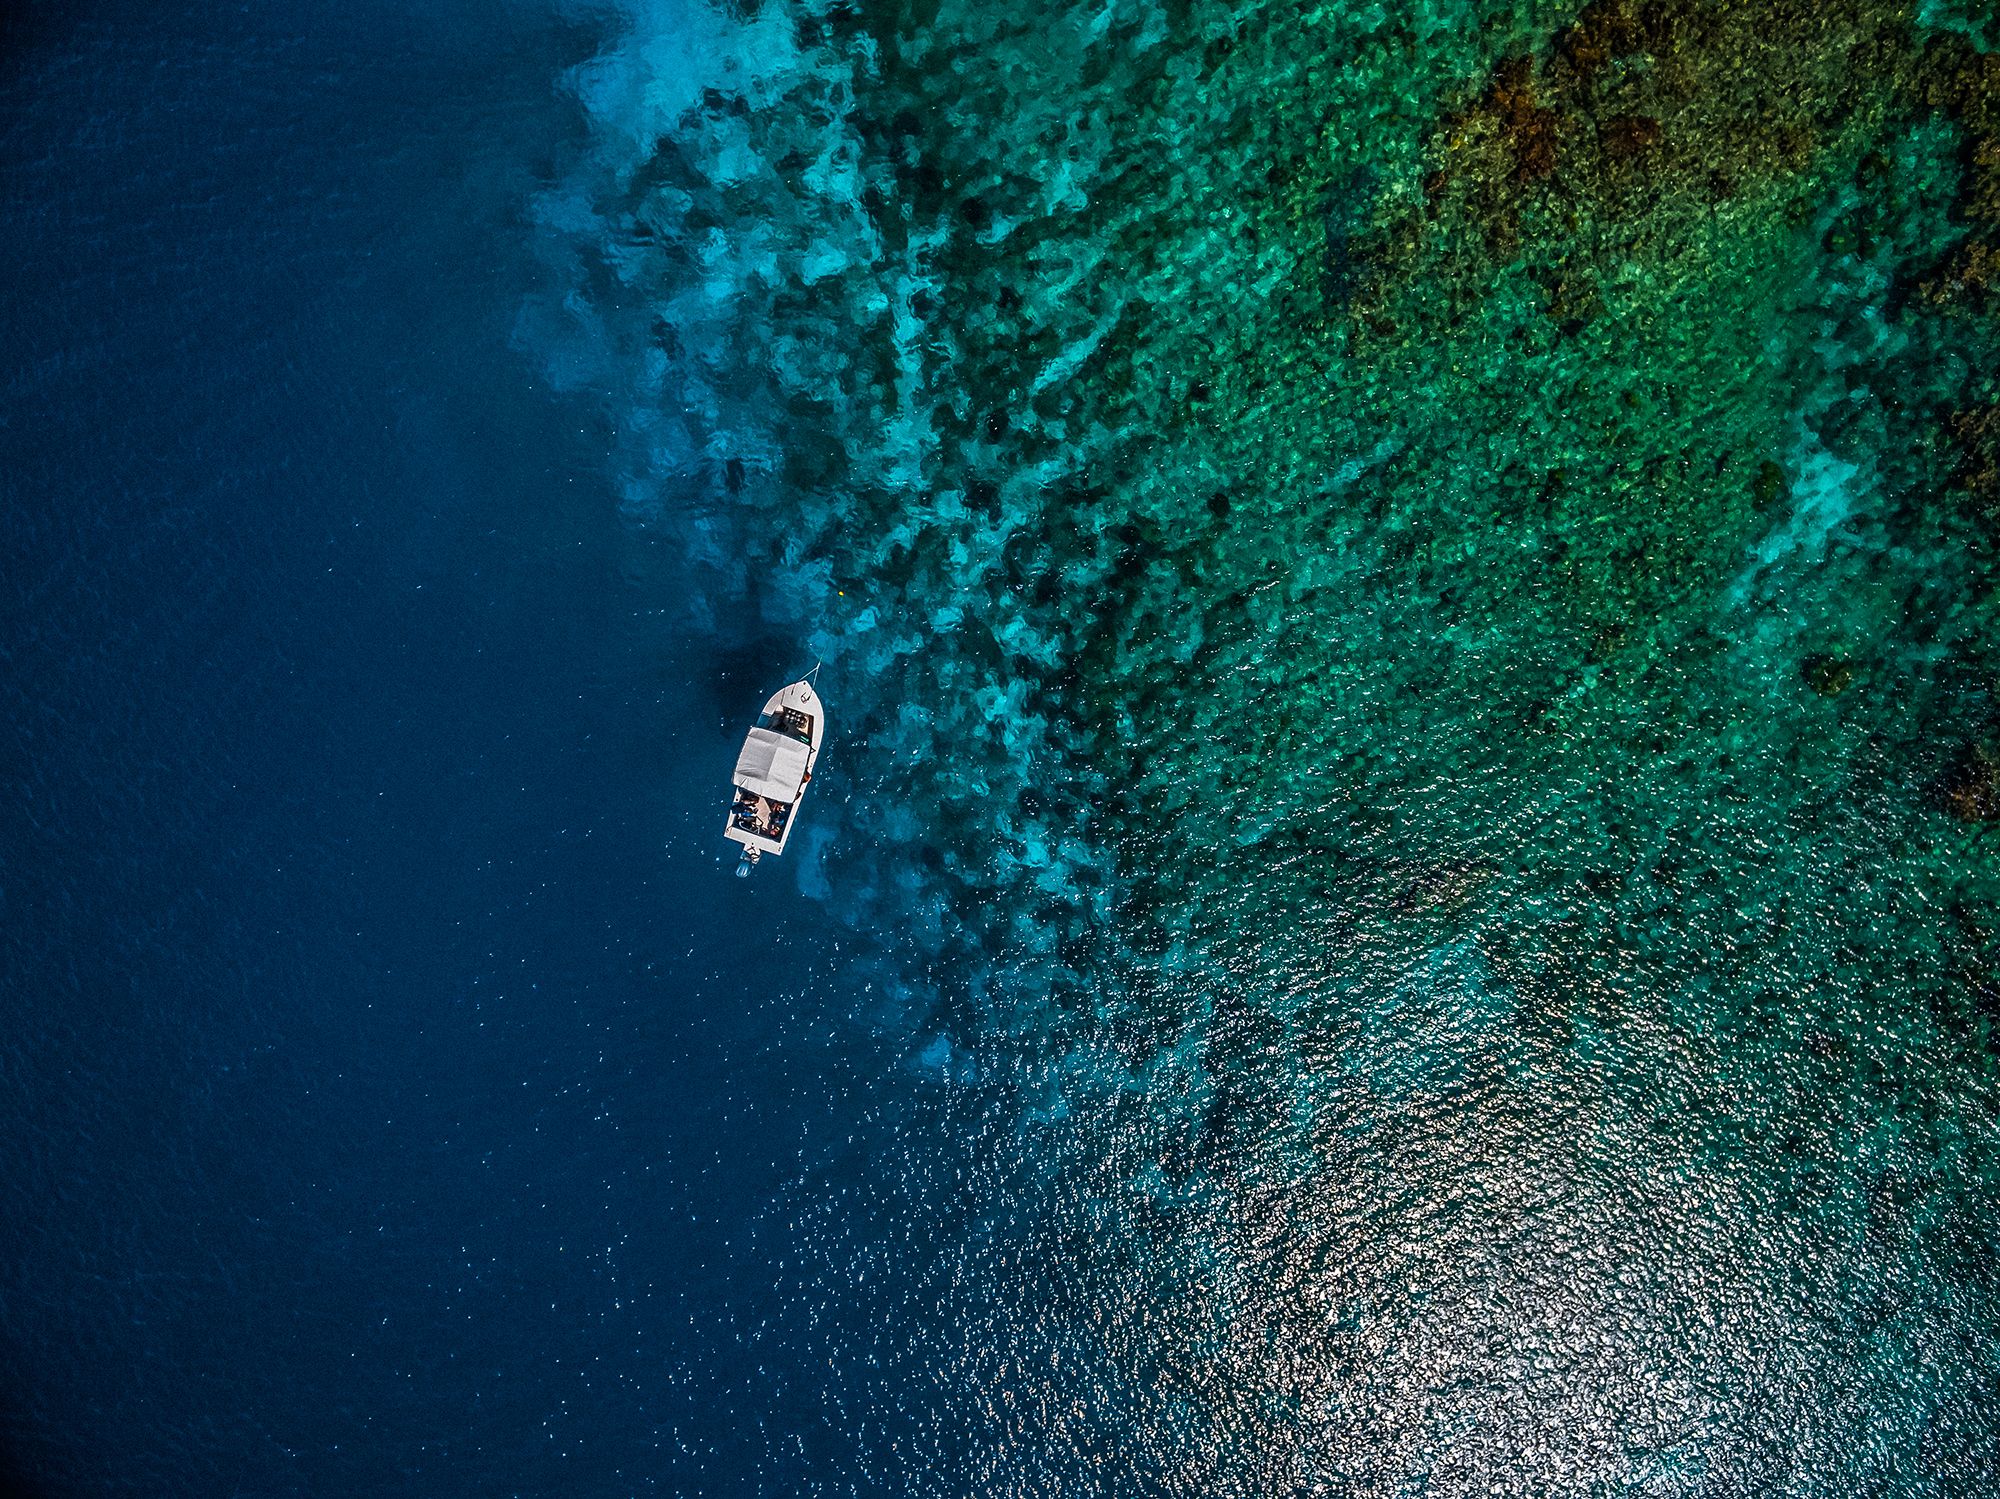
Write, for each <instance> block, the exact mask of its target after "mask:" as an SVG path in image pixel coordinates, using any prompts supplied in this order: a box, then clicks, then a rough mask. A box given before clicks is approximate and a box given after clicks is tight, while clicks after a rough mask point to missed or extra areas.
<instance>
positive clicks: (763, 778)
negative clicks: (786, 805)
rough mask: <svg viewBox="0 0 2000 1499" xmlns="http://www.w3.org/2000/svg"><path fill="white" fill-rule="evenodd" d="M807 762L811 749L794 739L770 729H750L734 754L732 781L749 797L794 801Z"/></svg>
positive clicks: (810, 761)
mask: <svg viewBox="0 0 2000 1499" xmlns="http://www.w3.org/2000/svg"><path fill="white" fill-rule="evenodd" d="M811 765H812V751H811V750H810V749H809V748H808V747H807V746H805V745H803V744H801V743H799V741H798V740H796V739H793V738H791V737H789V736H788V735H785V734H779V733H775V732H773V731H772V730H770V729H752V730H751V731H750V737H749V738H747V739H745V740H744V741H743V753H742V754H740V755H738V756H737V757H736V776H735V780H736V784H737V785H739V786H741V787H742V788H743V789H744V790H745V791H747V792H749V793H750V794H751V795H752V796H765V797H769V798H770V799H771V800H772V801H778V802H790V801H796V800H798V795H799V788H800V787H801V786H802V785H804V784H805V779H806V771H807V770H808V769H810V768H811Z"/></svg>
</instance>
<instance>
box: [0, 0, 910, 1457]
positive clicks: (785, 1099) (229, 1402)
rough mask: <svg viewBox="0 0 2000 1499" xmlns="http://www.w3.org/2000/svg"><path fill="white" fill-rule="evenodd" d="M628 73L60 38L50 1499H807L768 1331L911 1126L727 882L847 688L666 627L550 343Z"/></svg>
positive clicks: (21, 149)
mask: <svg viewBox="0 0 2000 1499" xmlns="http://www.w3.org/2000/svg"><path fill="white" fill-rule="evenodd" d="M600 19H601V18H598V17H595V16H593V15H590V14H582V15H577V16H569V17H561V16H552V15H550V14H548V13H547V11H546V10H545V9H544V8H540V7H534V6H528V5H507V6H500V7H492V6H485V5H472V4H465V5H458V4H432V5H421V6H412V5H403V4H377V3H362V4H353V5H343V6H330V7H310V8H308V7H298V6H292V5H283V4H259V5H252V6H247V7H241V8H235V7H231V8H223V9H219V10H218V9H217V8H213V7H207V6H198V5H179V4H169V5H158V4H144V5H137V4H94V5H80V6H77V7H72V8H69V13H67V14H63V15H60V16H58V15H55V14H53V13H51V14H47V15H44V16H41V17H39V18H35V19H29V20H27V21H24V22H19V23H17V24H16V27H15V29H14V31H13V32H12V33H11V34H10V35H9V38H8V50H7V53H6V55H5V57H4V61H0V70H4V71H0V121H4V133H0V161H4V178H0V181H4V190H0V191H4V197H0V222H4V223H5V225H6V238H7V242H8V244H9V247H10V249H9V260H10V271H9V275H8V277H7V280H6V284H5V289H4V291H0V347H4V349H5V379H6V388H5V396H4V426H0V485H3V486H4V497H3V503H0V528H3V535H0V547H4V553H5V556H6V559H7V561H6V565H5V568H4V574H3V575H0V576H3V577H4V581H0V598H4V601H5V602H4V645H0V650H3V651H4V675H0V693H4V707H0V721H4V724H5V734H6V739H5V745H6V748H5V752H4V757H0V759H4V764H5V767H6V768H5V771H4V781H5V785H4V796H5V813H4V819H0V840H4V841H0V900H4V906H0V922H4V936H0V973H4V990H0V1005H4V1019H5V1029H6V1036H5V1040H4V1043H0V1121H4V1131H5V1141H6V1143H5V1145H4V1147H0V1223H4V1228H0V1421H4V1426H3V1427H0V1431H4V1438H0V1440H4V1449H5V1454H6V1460H7V1462H8V1463H9V1464H10V1466H11V1468H12V1470H13V1472H14V1475H15V1477H16V1481H17V1482H18V1483H19V1484H20V1485H21V1486H22V1487H23V1488H24V1489H25V1491H27V1492H30V1493H37V1494H48V1495H67V1494H78V1495H81V1494H102V1493H131V1494H177V1493H184V1494H204V1495H210V1494H241V1495H275V1494H293V1493H298V1494H307V1493H310V1494H394V1493H407V1494H427V1495H435V1494H442V1493H465V1494H475V1493H476V1494H497V1493H532V1494H546V1493H558V1492H561V1493H581V1494H613V1493H641V1492H676V1491H690V1490H692V1489H694V1488H703V1489H711V1490H714V1491H727V1490H730V1489H744V1488H749V1487H755V1486H760V1485H764V1484H769V1483H772V1482H778V1483H780V1484H781V1485H782V1486H787V1487H789V1486H790V1484H789V1481H787V1480H785V1479H783V1478H782V1476H780V1475H783V1474H785V1473H787V1472H790V1473H791V1474H792V1475H793V1477H794V1478H795V1477H796V1475H797V1472H798V1466H797V1465H798V1464H800V1463H801V1462H802V1461H803V1460H804V1459H803V1457H802V1455H801V1454H802V1453H803V1451H804V1450H805V1449H804V1448H803V1447H802V1446H801V1445H800V1443H799V1441H798V1440H796V1439H795V1436H794V1433H793V1431H792V1430H791V1429H790V1428H792V1427H795V1426H798V1425H799V1423H797V1422H792V1421H787V1420H784V1419H782V1418H781V1415H780V1413H781V1412H782V1410H783V1408H784V1402H785V1401H786V1400H787V1399H793V1400H796V1399H797V1398H798V1397H797V1396H796V1395H792V1394H789V1393H788V1392H789V1391H792V1390H793V1389H795V1388H796V1387H797V1386H798V1385H799V1384H800V1381H801V1375H800V1373H799V1364H800V1361H801V1360H803V1359H804V1358H806V1356H807V1351H806V1350H804V1349H802V1348H795V1347H787V1346H783V1345H782V1344H779V1343H776V1342H775V1341H774V1342H767V1343H763V1344H759V1343H757V1342H756V1341H755V1335H756V1332H757V1329H758V1327H759V1326H760V1325H761V1324H763V1323H765V1322H767V1321H769V1320H770V1319H771V1317H772V1316H773V1315H775V1311H774V1308H776V1307H778V1306H780V1305H782V1304H783V1303H784V1302H785V1300H786V1293H785V1292H784V1290H783V1289H782V1284H781V1282H782V1273H781V1272H780V1270H779V1269H778V1265H779V1263H780V1262H781V1261H782V1260H783V1258H784V1255H785V1253H786V1249H785V1245H786V1241H787V1236H788V1235H789V1234H790V1233H791V1232H792V1229H791V1228H790V1226H789V1220H788V1218H787V1213H788V1212H790V1211H792V1210H793V1209H795V1208H797V1207H798V1206H799V1204H800V1203H801V1201H802V1200H803V1198H802V1194H803V1193H806V1192H807V1191H808V1190H809V1191H810V1193H811V1194H813V1195H816V1196H825V1195H827V1194H837V1193H838V1192H839V1191H840V1190H842V1187H841V1184H842V1183H844V1182H849V1181H851V1180H853V1179H855V1175H856V1173H855V1171H854V1169H853V1168H852V1167H851V1166H849V1165H846V1164H843V1161H844V1159H845V1157H844V1155H843V1152H846V1153H848V1154H851V1153H852V1148H851V1147H850V1146H848V1145H846V1144H845V1143H844V1142H845V1141H846V1140H847V1139H848V1138H849V1137H850V1136H851V1135H852V1133H853V1131H854V1129H855V1127H856V1126H855V1121H856V1120H857V1119H858V1118H859V1117H861V1116H862V1115H863V1114H864V1113H874V1114H876V1115H877V1116H878V1124H879V1119H880V1116H881V1115H882V1111H885V1110H887V1111H893V1110H894V1109H896V1108H897V1107H898V1103H897V1100H896V1097H895V1096H894V1095H895V1090H896V1089H897V1087H898V1086H899V1085H898V1084H897V1082H896V1078H897V1077H898V1076H899V1074H898V1073H897V1071H896V1069H895V1068H894V1067H885V1066H881V1065H878V1059H875V1058H873V1057H870V1056H866V1055H863V1056H860V1057H857V1056H856V1055H854V1054H853V1048H854V1047H856V1046H857V1045H859V1046H861V1047H862V1048H863V1051H864V1052H865V1050H866V1046H867V1043H865V1042H857V1041H856V1040H855V1039H854V1036H853V1034H852V1033H851V1031H850V1030H847V1029H842V1030H838V1031H836V1030H834V1029H833V1028H831V1027H829V1026H826V1025H824V1024H820V1023H818V1019H819V1017H820V1016H821V1015H822V1014H823V1013H824V1012H825V1011H826V1009H827V1008H828V1007H831V1008H832V1009H833V1010H836V1011H837V1010H839V1009H840V1008H841V1004H840V1002H839V1001H838V999H837V998H834V997H830V995H829V992H828V990H827V988H826V984H827V982H828V980H827V978H826V977H825V975H827V974H828V973H830V972H834V971H837V969H836V968H835V966H834V965H830V964H828V963H827V962H825V961H823V960H822V956H821V955H822V952H823V947H822V943H823V941H831V940H837V938H832V937H829V936H828V934H826V933H824V932H822V931H820V930H818V929H817V928H816V926H815V921H816V918H815V916H814V914H813V909H814V908H812V907H811V906H809V905H807V904H806V903H804V902H803V901H801V900H800V898H799V897H798V895H797V893H796V890H795V889H794V888H793V887H792V885H791V884H790V883H789V882H787V881H785V880H783V879H760V881H758V882H757V883H756V884H755V886H754V887H746V886H744V885H741V884H739V883H738V882H736V881H733V880H728V879H726V878H722V877H721V876H723V875H725V874H726V872H727V868H726V865H724V864H723V863H721V862H720V860H721V857H722V855H721V852H720V849H719V840H717V839H716V838H715V837H713V836H712V834H713V832H714V825H715V824H716V823H717V819H718V814H717V812H716V806H717V799H716V796H715V795H714V794H713V793H714V791H715V787H714V785H713V782H714V781H715V779H716V777H717V775H718V774H719V773H720V771H722V770H726V766H727V757H728V755H729V753H730V752H731V747H730V739H729V735H730V734H731V733H732V732H735V731H736V730H737V728H738V727H739V725H740V723H741V721H743V719H744V716H745V715H746V714H747V713H748V712H750V711H751V710H752V709H753V708H754V706H755V704H756V702H757V701H758V700H760V698H761V695H762V693H763V692H764V691H766V690H768V689H769V687H770V686H771V685H774V684H775V682H776V681H777V680H782V674H783V673H784V672H785V671H787V670H789V669H790V668H792V667H793V666H794V665H796V664H797V663H795V662H793V661H792V660H790V659H787V658H786V656H785V648H784V646H783V645H782V644H778V645H773V646H766V647H761V648H760V646H759V644H758V642H757V640H756V639H755V638H744V639H736V640H733V641H732V637H731V635H730V631H729V625H728V622H727V621H723V622H722V624H721V626H720V627H719V628H718V629H717V630H715V631H712V632H709V633H707V634H704V635H703V636H701V637H700V638H699V640H696V639H695V638H694V637H690V636H689V635H688V633H687V632H686V631H685V630H677V629H676V628H675V627H674V626H672V625H671V624H669V623H668V621H669V619H670V618H671V617H672V616H674V614H675V611H674V609H673V608H672V607H671V606H672V604H673V602H674V601H673V600H672V599H671V598H663V597H662V595H661V590H662V589H663V588H670V587H671V586H672V585H671V583H670V582H669V581H668V574H667V573H666V572H665V571H663V570H661V569H659V568H657V566H656V562H657V559H656V558H655V557H654V556H653V554H652V553H651V551H650V550H649V548H650V547H651V546H652V545H653V544H652V543H651V542H649V541H648V540H647V539H645V538H642V537H639V536H637V535H635V534H634V533H633V532H632V531H631V530H630V529H629V528H628V527H627V526H626V525H625V524H624V523H623V522H621V520H620V519H619V516H618V509H617V504H616V501H615V497H614V496H613V495H612V494H611V493H610V491H609V486H608V479H607V470H606V467H605V465H604V463H603V454H604V452H605V449H606V446H607V439H606V434H605V432H604V431H603V430H602V423H601V420H600V419H599V418H598V417H596V416H595V415H593V413H592V411H591V410H590V409H589V408H588V407H587V406H585V405H584V404H582V403H579V402H575V401H570V400H567V399H565V398H562V397H558V396H554V395H552V394H551V393H550V392H549V391H548V390H546V389H545V388H543V386H542V383H541V376H540V371H539V364H538V361H537V359H536V358H535V357H534V356H533V354H532V353H531V352H524V350H523V348H522V347H521V342H520V339H519V338H518V337H517V333H516V323H517V320H518V318H519V316H520V313H521V309H522V306H523V305H524V301H525V300H526V299H527V298H529V297H530V296H531V295H533V294H534V293H535V292H536V290H537V288H538V287H539V285H540V281H539V278H540V276H541V272H540V270H539V269H538V267H537V266H536V264H535V263H534V260H533V257H532V255H531V236H530V235H529V234H528V233H527V232H526V230H525V228H524V224H525V217H526V214H527V212H528V207H529V204H530V202H531V201H532V199H533V196H534V194H535V193H536V192H537V191H538V190H539V189H540V188H542V187H543V186H545V185H546V183H547V182H548V181H549V180H551V179H552V177H553V176H554V175H555V174H556V173H557V172H558V171H559V170H560V167H561V164H562V161H563V159H564V153H565V152H566V151H569V150H572V149H573V148H574V143H575V139H576V136H577V132H578V128H579V127H578V118H577V111H576V108H575V106H574V104H573V102H572V101H571V100H570V98H569V96H568V95H567V94H566V93H565V92H564V90H563V89H562V88H561V87H560V86H559V84H560V78H561V75H562V72H563V70H564V69H565V68H566V67H567V66H569V65H571V64H573V63H575V62H576V61H578V60H579V59H581V58H583V57H586V56H588V55H589V53H590V52H591V51H592V49H593V48H594V47H595V46H596V45H597V44H598V42H599V40H600V35H599V26H600ZM752 637H754V632H752ZM781 1036H782V1044H780V1038H781ZM808 1172H809V1173H810V1174H811V1180H812V1183H813V1185H812V1186H811V1187H810V1189H807V1188H804V1187H801V1186H800V1185H799V1182H800V1181H801V1180H802V1179H803V1178H804V1176H805V1174H806V1173H808ZM788 1194H789V1195H788ZM788 1203H789V1204H790V1205H791V1206H790V1207H787V1206H786V1205H787V1204H788ZM838 1321H839V1312H838V1311H837V1310H833V1311H830V1312H829V1314H828V1322H829V1325H830V1326H831V1325H835V1324H837V1323H838ZM814 1362H815V1363H816V1364H818V1366H819V1367H821V1368H822V1369H823V1368H824V1367H825V1351H824V1349H820V1350H819V1351H818V1352H817V1353H816V1354H815V1355H814ZM822 1425H823V1423H822ZM800 1430H802V1431H803V1434H804V1437H805V1439H806V1440H807V1441H813V1440H816V1438H815V1436H814V1432H813V1429H812V1427H810V1426H804V1427H800ZM817 1440H822V1441H823V1440H824V1439H823V1437H822V1438H817ZM787 1464H790V1465H791V1466H790V1467H789V1468H788V1467H787Z"/></svg>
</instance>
